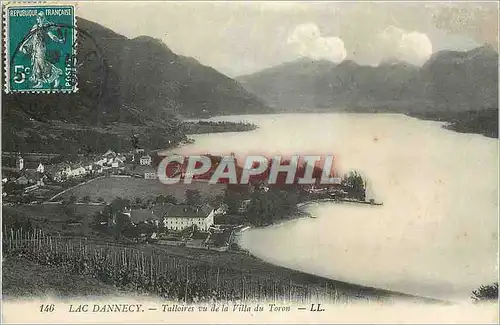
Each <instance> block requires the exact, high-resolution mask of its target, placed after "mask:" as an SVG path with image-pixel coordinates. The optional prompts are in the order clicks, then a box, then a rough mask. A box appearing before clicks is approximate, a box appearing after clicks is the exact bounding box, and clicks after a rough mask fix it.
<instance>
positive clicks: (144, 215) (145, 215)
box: [130, 209, 158, 225]
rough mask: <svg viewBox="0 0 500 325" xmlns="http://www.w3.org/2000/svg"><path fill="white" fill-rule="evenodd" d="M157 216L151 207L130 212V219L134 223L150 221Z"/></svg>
mask: <svg viewBox="0 0 500 325" xmlns="http://www.w3.org/2000/svg"><path fill="white" fill-rule="evenodd" d="M155 218H157V217H156V216H155V215H154V214H153V211H152V210H149V209H136V210H132V211H131V212H130V221H131V222H132V223H133V224H134V225H138V224H140V223H142V222H144V223H150V221H151V220H153V219H155ZM157 220H158V219H157Z"/></svg>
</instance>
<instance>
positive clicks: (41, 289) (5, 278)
mask: <svg viewBox="0 0 500 325" xmlns="http://www.w3.org/2000/svg"><path fill="white" fill-rule="evenodd" d="M2 290H3V295H2V298H3V299H15V298H20V297H33V296H36V297H43V296H55V297H58V298H69V297H79V296H82V295H83V296H105V295H113V296H117V295H127V296H129V295H135V294H136V293H133V292H131V291H125V290H120V289H118V288H115V287H114V286H111V285H107V284H104V283H102V282H100V281H98V280H96V279H92V278H88V277H86V276H83V275H74V274H68V273H67V272H65V271H64V270H62V269H60V268H56V267H50V266H45V265H38V264H35V263H33V262H30V261H28V260H25V259H23V258H20V257H13V258H7V259H5V261H4V262H3V267H2Z"/></svg>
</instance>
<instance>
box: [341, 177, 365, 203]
mask: <svg viewBox="0 0 500 325" xmlns="http://www.w3.org/2000/svg"><path fill="white" fill-rule="evenodd" d="M341 186H342V187H343V188H344V189H345V190H346V191H347V193H348V196H349V197H351V198H355V199H358V200H362V201H364V200H365V199H366V189H365V182H364V180H363V177H361V175H360V174H359V173H358V172H356V171H351V172H350V173H349V174H347V175H344V177H343V178H342V183H341Z"/></svg>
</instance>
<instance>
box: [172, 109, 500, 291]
mask: <svg viewBox="0 0 500 325" xmlns="http://www.w3.org/2000/svg"><path fill="white" fill-rule="evenodd" d="M217 119H218V120H230V121H241V120H243V121H248V122H252V123H255V124H257V125H259V129H258V130H255V131H252V132H243V133H225V134H210V135H198V136H195V137H194V138H195V139H196V143H195V144H193V145H189V146H186V147H183V148H181V149H179V150H177V151H176V152H178V153H180V154H189V153H204V152H211V153H230V152H235V153H236V154H237V156H240V155H241V156H244V155H247V154H273V153H276V154H285V155H286V154H289V155H291V154H300V155H305V154H334V155H336V157H337V160H336V166H337V167H338V168H339V169H340V170H341V171H347V170H349V169H356V170H358V171H360V172H361V173H362V174H363V175H365V177H366V178H367V180H368V182H369V187H370V190H369V194H368V197H369V198H371V197H373V198H375V199H376V200H377V201H382V202H383V203H384V205H383V206H357V205H349V204H335V203H321V204H315V205H312V206H309V208H308V210H309V211H310V212H311V213H312V214H313V215H315V216H317V217H318V218H316V219H310V218H308V219H299V220H294V221H290V222H287V223H285V224H281V225H279V226H273V227H269V228H265V229H253V230H250V231H247V232H245V233H244V234H243V236H242V239H241V241H242V245H243V246H244V247H245V248H247V249H248V250H250V251H251V252H252V253H253V254H254V255H256V256H257V257H259V258H261V259H263V260H266V261H269V262H271V263H274V264H278V265H282V266H285V267H290V268H293V269H297V270H301V271H305V272H308V273H313V274H317V275H321V276H326V277H329V278H333V279H338V280H343V281H347V282H353V283H358V284H364V285H370V286H376V287H381V288H386V289H392V290H397V291H402V292H407V293H412V294H419V295H425V296H430V297H440V298H448V299H468V297H469V296H470V292H471V290H473V289H475V288H476V287H478V286H479V285H481V284H489V283H492V282H494V281H496V280H495V279H496V276H497V269H496V265H497V264H496V258H497V249H498V231H497V229H498V219H497V211H498V176H499V175H498V164H497V157H498V140H497V139H490V138H486V137H483V136H480V135H473V134H460V133H456V132H453V131H449V130H445V129H443V128H441V124H440V123H438V122H432V121H421V120H418V119H414V118H410V117H407V116H404V115H397V114H394V115H393V114H377V115H375V114H284V115H257V116H231V117H220V118H217Z"/></svg>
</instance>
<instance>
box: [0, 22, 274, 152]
mask: <svg viewBox="0 0 500 325" xmlns="http://www.w3.org/2000/svg"><path fill="white" fill-rule="evenodd" d="M78 28H79V33H78V39H79V42H78V46H77V57H78V66H77V76H78V88H79V89H78V92H77V93H71V94H61V93H52V94H19V93H14V94H7V95H4V96H3V97H2V105H3V110H2V126H3V130H2V139H3V140H2V145H3V150H4V151H18V150H19V151H57V150H63V151H65V150H70V151H78V150H80V149H78V148H81V147H82V144H84V145H85V146H86V147H88V148H93V150H96V151H99V150H102V149H103V148H106V149H107V147H113V148H114V149H115V150H121V149H122V148H128V146H129V145H130V137H131V135H132V134H137V135H138V137H139V142H140V145H142V146H144V147H150V148H160V147H162V146H164V144H165V143H167V141H168V140H170V141H171V142H172V141H173V142H179V141H181V140H182V139H184V138H185V135H184V134H182V131H181V129H180V126H179V125H180V124H179V120H178V117H180V116H189V117H206V116H212V115H225V114H246V113H266V112H270V111H271V109H270V108H269V107H268V106H267V105H266V104H265V103H263V101H262V100H261V99H259V98H258V97H257V96H256V95H253V94H251V93H249V92H248V91H247V90H245V89H244V88H243V87H242V86H241V85H240V84H239V83H238V82H237V81H235V80H233V79H231V78H229V77H226V76H224V75H222V74H221V73H219V72H217V71H216V70H214V69H212V68H210V67H207V66H204V65H202V64H200V63H199V62H197V61H196V60H195V59H192V58H188V57H184V56H180V55H177V54H175V53H174V52H172V51H171V50H170V49H169V48H168V47H167V45H165V44H164V43H163V42H162V41H160V40H158V39H154V38H151V37H148V36H140V37H137V38H134V39H128V38H126V37H125V36H123V35H120V34H117V33H115V32H114V31H112V30H110V29H108V28H105V27H103V26H101V25H99V24H96V23H94V22H91V21H88V20H85V19H83V18H78Z"/></svg>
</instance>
